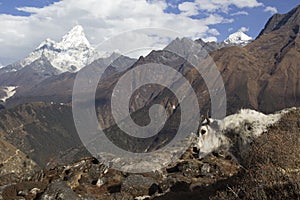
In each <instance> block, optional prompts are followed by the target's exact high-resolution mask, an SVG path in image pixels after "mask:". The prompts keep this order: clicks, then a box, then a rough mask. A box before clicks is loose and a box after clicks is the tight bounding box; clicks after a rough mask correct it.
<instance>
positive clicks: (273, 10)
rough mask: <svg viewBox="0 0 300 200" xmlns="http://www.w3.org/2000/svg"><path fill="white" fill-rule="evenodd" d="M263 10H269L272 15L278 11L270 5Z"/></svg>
mask: <svg viewBox="0 0 300 200" xmlns="http://www.w3.org/2000/svg"><path fill="white" fill-rule="evenodd" d="M264 11H265V12H270V13H271V14H272V15H273V14H276V13H278V10H277V8H276V7H272V6H267V7H266V8H265V10H264Z"/></svg>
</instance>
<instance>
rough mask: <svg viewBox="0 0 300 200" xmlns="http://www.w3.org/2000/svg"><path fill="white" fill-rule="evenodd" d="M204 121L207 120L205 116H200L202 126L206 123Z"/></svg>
mask: <svg viewBox="0 0 300 200" xmlns="http://www.w3.org/2000/svg"><path fill="white" fill-rule="evenodd" d="M204 120H205V117H204V115H201V116H200V122H201V124H202V122H204Z"/></svg>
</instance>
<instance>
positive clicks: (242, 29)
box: [238, 27, 249, 33]
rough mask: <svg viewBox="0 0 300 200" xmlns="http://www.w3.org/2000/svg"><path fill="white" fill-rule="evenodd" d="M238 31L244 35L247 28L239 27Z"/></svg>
mask: <svg viewBox="0 0 300 200" xmlns="http://www.w3.org/2000/svg"><path fill="white" fill-rule="evenodd" d="M238 31H240V32H243V33H245V32H248V31H249V28H247V27H241V28H240V29H239V30H238Z"/></svg>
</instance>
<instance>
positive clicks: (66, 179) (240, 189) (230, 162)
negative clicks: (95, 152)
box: [0, 109, 300, 200]
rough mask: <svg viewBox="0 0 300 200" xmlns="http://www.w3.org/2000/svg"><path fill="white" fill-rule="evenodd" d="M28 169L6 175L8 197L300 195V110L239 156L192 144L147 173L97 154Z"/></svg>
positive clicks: (3, 180) (4, 186) (26, 165)
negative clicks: (201, 154) (121, 167)
mask: <svg viewBox="0 0 300 200" xmlns="http://www.w3.org/2000/svg"><path fill="white" fill-rule="evenodd" d="M20 156H22V157H24V156H23V155H22V154H20ZM20 156H15V157H12V158H11V159H12V160H11V161H10V162H11V163H13V162H14V160H13V159H14V158H16V159H19V158H20ZM16 162H19V161H18V160H17V161H16ZM1 166H4V165H3V164H2V165H1ZM1 166H0V167H1ZM5 166H7V165H5ZM11 167H13V165H12V166H11ZM23 168H24V170H23V171H22V170H21V171H20V170H19V171H17V172H16V173H11V174H10V175H7V174H6V175H5V176H4V175H2V176H1V177H0V181H1V182H0V185H1V186H0V189H1V191H2V199H158V200H163V199H190V200H192V199H197V200H198V199H209V198H210V199H300V109H296V110H292V111H291V112H289V113H287V114H285V115H284V116H283V117H282V119H281V120H280V121H279V122H278V123H277V124H275V125H274V126H272V127H270V128H269V130H268V132H266V133H264V134H263V135H262V136H261V137H259V138H258V139H256V140H255V141H254V142H253V143H252V144H251V146H250V149H249V150H248V153H246V154H245V155H244V157H243V158H242V159H241V160H239V161H236V160H234V159H232V157H231V156H230V154H228V153H226V152H216V153H214V154H212V155H209V156H207V157H205V158H204V159H201V160H200V159H198V158H197V153H196V152H194V151H193V149H192V148H191V149H189V150H188V151H187V152H186V153H185V154H184V155H183V156H182V158H181V159H180V160H178V161H177V162H176V163H173V164H172V165H170V166H168V167H167V168H164V169H161V170H159V171H155V172H151V173H143V174H129V173H124V172H120V171H116V170H113V169H109V168H107V167H106V166H105V165H103V164H101V163H100V162H99V161H98V160H96V159H94V158H91V157H86V158H83V159H81V160H79V161H78V162H75V163H73V164H70V165H65V166H55V165H48V167H46V168H45V169H44V170H40V169H39V168H38V167H35V165H34V163H28V162H26V161H24V166H23ZM28 168H30V171H28V170H25V169H28ZM3 170H4V169H1V172H3ZM22 173H23V176H22ZM16 174H17V175H18V176H17V175H16ZM5 177H6V178H5ZM9 177H13V179H10V178H9ZM10 180H13V181H14V182H15V183H13V184H12V183H10V182H9V181H10Z"/></svg>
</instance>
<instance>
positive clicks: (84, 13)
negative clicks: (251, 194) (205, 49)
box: [0, 0, 257, 64]
mask: <svg viewBox="0 0 300 200" xmlns="http://www.w3.org/2000/svg"><path fill="white" fill-rule="evenodd" d="M205 1H208V0H205ZM231 1H232V0H231ZM238 1H242V2H244V4H245V6H242V7H247V6H251V5H252V6H257V3H255V2H256V1H255V0H250V1H248V0H247V1H246V0H238ZM212 2H214V3H213V5H220V4H222V3H221V0H213V1H212ZM249 2H250V3H249ZM251 2H252V3H251ZM235 4H236V5H237V6H238V5H240V6H241V5H242V4H238V3H235ZM228 5H229V4H228ZM182 6H183V5H182ZM182 6H181V8H182V9H184V8H185V9H186V10H187V11H186V12H190V13H186V14H173V13H165V12H164V10H165V9H166V8H167V7H168V4H167V3H166V2H165V1H164V0H152V1H144V0H114V1H111V0H85V1H78V0H62V1H59V2H56V3H54V4H51V5H49V6H46V7H44V8H32V7H23V8H18V10H22V11H25V12H29V13H32V14H31V15H30V16H11V15H4V14H1V15H0V27H1V32H0V39H1V40H0V61H1V62H3V63H5V64H7V63H8V62H12V61H16V60H18V59H20V58H22V57H24V56H26V55H27V54H28V53H29V52H31V51H32V50H33V49H34V48H35V47H37V46H38V45H39V43H40V42H41V41H43V40H44V39H46V38H52V39H54V40H59V39H60V38H61V37H62V36H63V35H64V34H65V33H66V32H67V31H69V30H70V29H71V28H72V27H73V26H74V25H76V24H81V25H82V26H83V27H84V29H85V32H86V35H87V37H88V39H89V40H90V42H91V43H92V44H94V45H96V44H98V43H100V42H101V41H103V40H104V39H106V38H109V37H111V36H112V35H116V34H118V33H120V32H122V31H128V30H132V29H138V28H144V27H157V28H166V29H171V30H175V31H178V32H181V33H184V35H185V36H187V37H191V38H193V39H195V38H199V37H206V36H208V35H211V34H215V35H216V34H217V32H216V31H215V30H210V28H209V26H210V25H215V24H218V23H230V22H232V21H233V19H226V18H224V17H222V16H221V15H216V14H213V13H211V14H209V15H207V17H204V18H201V19H192V18H190V17H188V16H189V15H191V14H192V12H191V9H192V7H189V6H186V7H184V6H183V7H182ZM208 9H209V10H212V8H211V9H210V8H208ZM134 39H135V41H137V42H139V44H140V45H141V46H154V45H156V44H158V45H159V46H162V45H163V42H162V41H165V40H161V39H158V38H156V37H147V38H144V36H140V37H139V38H138V37H137V36H136V37H135V38H134ZM121 42H122V41H121ZM123 42H124V41H123Z"/></svg>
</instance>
